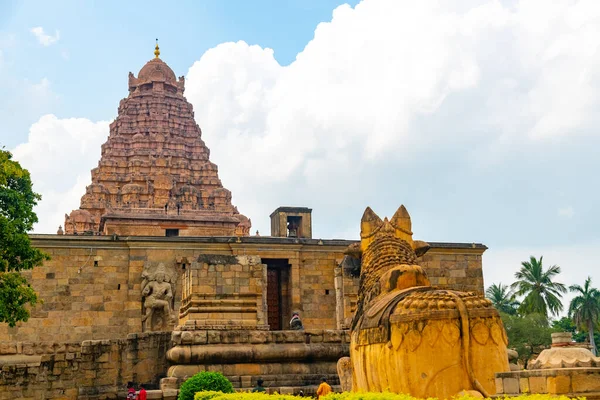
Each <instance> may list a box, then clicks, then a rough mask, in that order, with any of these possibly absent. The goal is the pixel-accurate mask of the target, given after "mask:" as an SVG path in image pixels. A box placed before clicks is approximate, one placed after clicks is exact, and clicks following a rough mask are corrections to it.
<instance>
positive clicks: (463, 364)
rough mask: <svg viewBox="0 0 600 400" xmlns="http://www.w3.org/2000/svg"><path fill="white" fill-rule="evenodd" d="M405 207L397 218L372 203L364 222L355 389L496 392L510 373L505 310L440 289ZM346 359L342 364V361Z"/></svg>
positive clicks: (357, 251)
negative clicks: (498, 379) (424, 264)
mask: <svg viewBox="0 0 600 400" xmlns="http://www.w3.org/2000/svg"><path fill="white" fill-rule="evenodd" d="M427 249H428V245H427V243H424V242H420V241H413V239H412V231H411V220H410V216H409V214H408V212H407V211H406V208H404V206H401V207H400V208H399V209H398V211H397V212H396V214H395V215H394V217H393V218H392V219H391V221H388V219H387V218H386V219H384V220H383V221H382V220H381V219H380V218H379V217H378V216H377V215H376V214H375V213H374V212H373V211H372V210H371V209H370V208H367V209H366V211H365V213H364V215H363V218H362V220H361V242H360V248H357V247H355V248H351V249H349V250H350V251H349V253H354V255H355V256H358V257H361V273H360V277H361V282H360V289H359V298H358V304H357V311H356V314H355V316H354V320H353V322H352V328H351V345H350V360H351V365H352V389H353V390H354V391H371V392H373V391H374V392H382V391H392V392H396V393H407V394H411V395H412V396H415V397H420V398H427V397H437V398H440V399H444V398H450V397H452V396H454V395H456V394H458V393H460V392H470V393H473V391H476V392H479V393H481V394H482V395H484V396H486V397H487V396H489V395H492V394H494V393H495V382H494V374H495V373H496V372H505V371H509V370H510V369H509V365H508V357H507V349H506V346H507V337H506V332H505V331H504V327H503V325H502V321H501V320H500V317H499V314H498V312H497V311H496V310H495V309H494V308H493V307H492V304H491V302H490V301H489V300H487V299H485V298H483V297H481V296H478V295H477V294H475V293H464V292H458V291H452V290H442V289H436V288H433V287H432V286H431V284H430V282H429V279H428V278H427V275H426V274H425V272H424V270H423V269H422V268H421V266H419V265H418V264H417V257H418V255H422V254H423V253H425V252H426V251H427ZM339 365H341V364H339Z"/></svg>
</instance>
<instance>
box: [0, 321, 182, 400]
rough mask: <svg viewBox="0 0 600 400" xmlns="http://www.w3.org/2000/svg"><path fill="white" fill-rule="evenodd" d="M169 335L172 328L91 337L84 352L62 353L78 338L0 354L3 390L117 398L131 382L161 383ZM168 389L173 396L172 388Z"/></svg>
mask: <svg viewBox="0 0 600 400" xmlns="http://www.w3.org/2000/svg"><path fill="white" fill-rule="evenodd" d="M169 339H170V335H169V334H168V333H162V332H161V333H152V334H143V335H138V336H136V337H130V338H129V339H120V340H119V339H116V340H89V341H85V343H82V344H81V349H82V352H80V353H64V352H59V351H62V350H63V349H66V348H73V347H75V344H74V343H52V346H50V343H46V344H45V345H44V346H39V349H40V351H50V350H52V351H53V353H51V354H42V355H30V356H28V355H23V354H15V355H6V356H0V367H2V379H1V380H0V393H2V394H4V393H10V394H11V397H10V398H11V399H13V398H32V399H33V398H35V399H69V400H71V399H72V400H75V399H97V398H98V397H96V396H97V395H98V394H102V396H105V397H101V398H116V396H117V394H118V393H120V392H121V391H123V390H124V389H125V387H126V385H127V382H129V381H136V383H144V384H148V385H158V383H159V382H158V381H159V379H160V377H161V376H164V373H165V371H166V369H167V361H166V357H165V352H166V351H167V350H168V348H169V345H170V340H169ZM32 347H33V348H34V350H35V346H32ZM174 392H175V393H176V392H177V391H176V390H174ZM165 393H167V394H168V395H169V396H172V395H173V388H170V391H167V392H165ZM161 396H163V395H162V394H161ZM0 398H3V397H1V395H0ZM159 398H163V397H159ZM171 398H172V397H171Z"/></svg>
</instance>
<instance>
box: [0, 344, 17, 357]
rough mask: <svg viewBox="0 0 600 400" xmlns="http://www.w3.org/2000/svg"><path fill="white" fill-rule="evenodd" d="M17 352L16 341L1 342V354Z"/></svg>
mask: <svg viewBox="0 0 600 400" xmlns="http://www.w3.org/2000/svg"><path fill="white" fill-rule="evenodd" d="M5 354H17V344H16V343H0V355H5Z"/></svg>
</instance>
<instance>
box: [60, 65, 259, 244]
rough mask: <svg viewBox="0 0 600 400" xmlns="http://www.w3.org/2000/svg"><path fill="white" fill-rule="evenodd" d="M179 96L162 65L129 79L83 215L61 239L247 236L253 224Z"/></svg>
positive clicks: (69, 220) (180, 83) (70, 221)
mask: <svg viewBox="0 0 600 400" xmlns="http://www.w3.org/2000/svg"><path fill="white" fill-rule="evenodd" d="M184 89H185V88H184V79H183V77H180V78H179V79H178V80H177V79H176V78H175V74H174V73H173V71H172V70H171V68H169V66H168V65H167V64H165V63H164V62H163V61H162V60H161V59H160V58H155V59H153V60H151V61H149V62H148V63H147V64H146V65H145V66H144V67H143V68H142V69H141V70H140V72H139V74H138V77H137V78H136V77H134V76H133V74H131V73H130V77H129V96H128V97H127V98H125V99H123V100H121V102H120V104H119V108H118V115H117V117H116V119H115V120H114V121H113V122H112V123H111V124H110V133H109V136H108V140H107V141H106V143H104V144H103V145H102V155H101V158H100V161H99V163H98V167H97V168H94V169H93V170H92V184H91V185H89V186H88V187H87V188H86V192H85V194H84V195H83V197H82V198H81V205H80V208H79V209H78V210H74V211H73V212H71V213H70V214H69V215H65V225H64V232H65V233H66V234H73V233H77V234H84V233H92V234H109V235H110V234H113V233H116V234H118V235H153V236H165V234H166V229H177V230H179V232H178V234H179V235H182V236H185V235H187V236H191V235H194V236H212V235H234V234H237V235H246V236H247V235H248V234H249V231H250V226H251V223H250V220H249V219H248V218H246V217H245V216H243V215H241V214H240V213H239V212H238V211H237V209H236V208H235V207H234V206H233V205H232V204H231V192H229V191H228V190H227V189H225V188H223V185H222V184H221V181H220V179H219V177H218V168H217V166H216V165H215V164H213V163H212V162H210V160H209V155H210V151H209V149H208V148H207V147H206V145H205V144H204V142H203V141H202V138H201V135H202V132H201V130H200V128H199V126H198V125H197V124H196V121H195V120H194V112H193V109H192V105H191V104H190V103H189V102H188V101H187V100H186V99H185V97H184V96H183V92H184Z"/></svg>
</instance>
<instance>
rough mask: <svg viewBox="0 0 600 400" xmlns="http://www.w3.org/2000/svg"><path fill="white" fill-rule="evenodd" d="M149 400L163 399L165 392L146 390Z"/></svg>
mask: <svg viewBox="0 0 600 400" xmlns="http://www.w3.org/2000/svg"><path fill="white" fill-rule="evenodd" d="M146 395H147V397H146V398H147V399H148V400H150V399H162V398H163V392H162V390H146Z"/></svg>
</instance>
